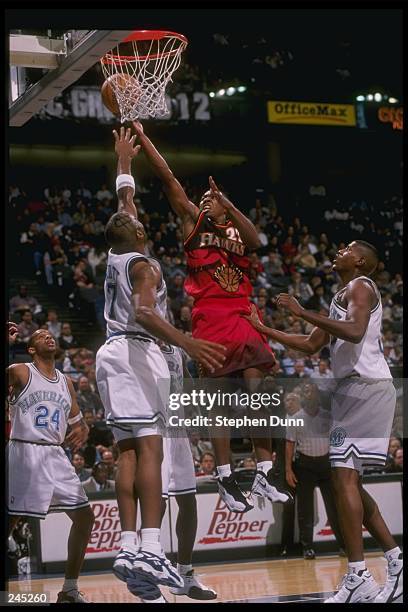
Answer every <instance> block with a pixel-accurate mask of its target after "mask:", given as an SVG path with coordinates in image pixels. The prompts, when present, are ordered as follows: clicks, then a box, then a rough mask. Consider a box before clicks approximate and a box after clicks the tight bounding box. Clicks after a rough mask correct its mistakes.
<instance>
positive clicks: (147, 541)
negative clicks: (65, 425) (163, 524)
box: [140, 528, 162, 555]
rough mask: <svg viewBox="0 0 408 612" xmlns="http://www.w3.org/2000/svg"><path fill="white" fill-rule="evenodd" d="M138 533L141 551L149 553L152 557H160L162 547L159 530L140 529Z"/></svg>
mask: <svg viewBox="0 0 408 612" xmlns="http://www.w3.org/2000/svg"><path fill="white" fill-rule="evenodd" d="M140 533H141V538H142V542H141V548H142V550H146V551H148V552H151V553H153V554H154V555H160V554H161V552H162V547H161V544H160V529H154V528H151V529H141V530H140Z"/></svg>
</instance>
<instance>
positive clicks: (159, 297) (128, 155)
mask: <svg viewBox="0 0 408 612" xmlns="http://www.w3.org/2000/svg"><path fill="white" fill-rule="evenodd" d="M114 136H115V151H116V153H117V156H118V177H117V182H116V188H117V189H116V190H117V194H118V212H117V213H115V214H114V215H113V216H112V217H111V218H110V220H109V221H108V223H107V225H106V228H105V236H106V239H107V242H108V243H109V245H110V247H111V248H110V250H109V256H108V262H107V274H106V281H105V302H106V304H105V318H106V323H107V340H106V342H105V344H104V345H103V346H102V347H101V348H100V349H99V351H98V353H97V357H96V377H97V383H98V389H99V392H100V395H101V399H102V402H103V404H104V407H105V412H106V415H107V421H108V423H109V424H110V425H111V426H112V428H113V433H114V436H115V438H116V440H117V442H118V447H119V450H120V456H119V461H118V471H117V476H116V493H117V498H118V506H119V514H120V521H121V530H122V536H121V550H120V551H119V553H118V555H117V557H116V559H115V562H114V566H113V571H114V573H115V575H116V576H117V577H118V578H120V579H121V580H124V581H127V580H132V581H133V582H134V581H136V582H137V580H138V578H139V577H140V578H141V579H143V577H144V578H146V576H147V577H150V578H151V580H153V581H155V582H156V583H158V584H166V585H169V586H173V587H182V586H183V581H182V579H181V578H180V576H179V575H178V573H177V571H176V570H175V568H173V567H172V565H171V564H170V562H169V561H168V559H167V558H166V557H165V555H164V553H163V551H162V548H161V544H160V524H161V494H162V482H161V462H162V452H163V451H162V433H163V428H164V426H165V420H166V405H167V400H168V395H169V390H170V374H169V370H168V367H167V363H166V360H165V359H164V357H163V355H162V353H161V351H160V349H159V347H158V346H157V344H156V339H157V338H160V339H161V340H164V341H165V342H168V343H170V344H173V345H176V346H180V347H182V348H184V350H186V352H187V353H188V354H189V355H190V356H191V357H192V358H193V359H196V360H198V361H201V360H202V359H204V361H205V362H206V363H207V364H209V366H210V368H212V369H213V370H215V369H216V368H218V367H221V366H222V363H223V361H224V356H223V353H224V350H223V347H221V346H219V345H216V344H214V343H210V342H203V341H197V340H194V339H192V338H189V337H188V336H186V335H185V334H183V333H181V332H180V331H178V330H176V329H175V328H174V327H173V326H172V325H170V324H169V323H168V322H167V321H166V320H165V319H164V318H163V317H162V316H161V314H160V304H162V303H163V301H164V300H165V295H166V289H165V283H164V280H163V278H162V273H161V269H160V265H159V264H158V262H157V261H156V260H154V259H153V258H150V257H147V256H146V255H145V243H146V239H147V237H146V233H145V230H144V227H143V225H142V224H141V223H140V222H139V221H138V219H137V210H136V207H135V205H134V202H133V196H134V192H135V184H134V179H133V177H132V175H131V161H132V159H133V157H135V156H136V155H137V154H138V152H139V149H140V147H139V146H135V145H134V139H135V136H131V131H130V129H128V130H126V131H125V129H124V128H121V130H120V135H118V134H117V133H116V131H114ZM135 491H136V494H135ZM138 500H139V502H140V509H141V521H142V528H141V545H140V548H139V549H138V546H137V537H136V509H137V501H138Z"/></svg>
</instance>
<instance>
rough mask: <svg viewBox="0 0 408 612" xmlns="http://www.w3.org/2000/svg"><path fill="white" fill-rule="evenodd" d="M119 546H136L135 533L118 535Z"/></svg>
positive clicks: (127, 532) (125, 532)
mask: <svg viewBox="0 0 408 612" xmlns="http://www.w3.org/2000/svg"><path fill="white" fill-rule="evenodd" d="M120 545H121V547H122V548H123V546H130V547H131V548H135V547H136V546H137V533H136V531H122V533H121V534H120Z"/></svg>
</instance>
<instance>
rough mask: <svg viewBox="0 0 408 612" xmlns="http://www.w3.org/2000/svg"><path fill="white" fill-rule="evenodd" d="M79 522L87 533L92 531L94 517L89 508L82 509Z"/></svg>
mask: <svg viewBox="0 0 408 612" xmlns="http://www.w3.org/2000/svg"><path fill="white" fill-rule="evenodd" d="M81 522H82V524H83V526H84V529H86V530H88V531H92V527H93V525H94V523H95V515H94V513H93V510H92V508H91V506H88V507H87V508H84V512H83V515H82V516H81Z"/></svg>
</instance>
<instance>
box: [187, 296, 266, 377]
mask: <svg viewBox="0 0 408 612" xmlns="http://www.w3.org/2000/svg"><path fill="white" fill-rule="evenodd" d="M250 312H251V304H250V302H249V300H248V299H247V298H242V299H241V298H235V299H234V298H226V299H219V298H218V299H214V300H200V301H199V302H198V303H196V304H195V305H194V307H193V312H192V324H193V337H194V338H198V339H200V340H209V341H210V342H217V343H218V344H222V345H223V346H225V347H226V348H227V352H226V360H225V362H224V366H223V367H222V368H220V369H218V370H216V372H214V373H213V374H209V373H208V372H205V375H206V376H213V377H219V376H226V375H227V374H228V375H230V374H231V373H233V372H237V373H238V372H242V370H246V369H248V368H259V369H260V370H262V371H264V372H265V371H269V370H270V369H271V368H272V367H273V365H274V364H275V357H274V354H273V351H272V349H271V348H270V346H269V344H268V343H267V341H266V339H265V336H263V335H262V334H260V333H259V332H258V331H257V330H256V329H255V328H254V327H253V326H252V325H251V323H250V322H249V321H247V320H246V319H244V318H243V317H242V316H241V315H242V314H244V315H246V314H248V315H249V314H250Z"/></svg>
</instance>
